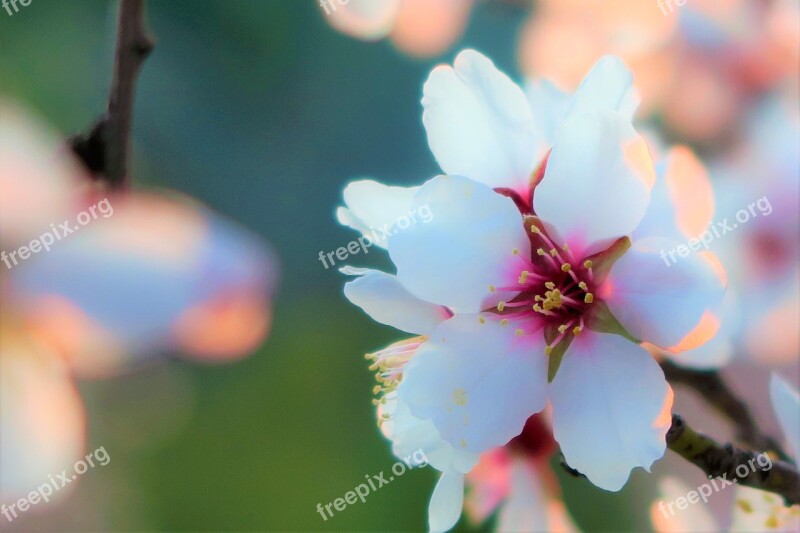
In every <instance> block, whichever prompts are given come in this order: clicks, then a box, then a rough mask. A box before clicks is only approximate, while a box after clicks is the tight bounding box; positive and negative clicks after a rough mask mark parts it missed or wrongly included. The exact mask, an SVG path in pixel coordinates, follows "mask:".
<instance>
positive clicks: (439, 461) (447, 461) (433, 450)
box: [379, 394, 479, 474]
mask: <svg viewBox="0 0 800 533" xmlns="http://www.w3.org/2000/svg"><path fill="white" fill-rule="evenodd" d="M379 411H380V414H381V415H382V416H386V417H388V418H384V420H383V422H382V423H381V431H382V432H383V434H384V435H385V436H386V438H388V439H389V440H391V441H392V452H393V453H394V454H395V456H396V457H397V458H398V459H400V460H402V461H406V460H407V459H408V458H411V461H410V462H411V463H412V464H415V466H419V465H418V464H416V463H418V462H419V457H420V452H421V453H422V454H423V456H424V459H425V460H426V461H427V463H428V464H430V465H431V466H432V467H433V468H435V469H436V470H439V471H440V472H461V473H463V474H466V473H467V472H469V471H470V470H472V468H473V467H474V466H475V465H476V464H477V463H478V459H479V456H478V454H476V453H472V452H468V451H464V450H456V449H455V448H453V447H452V446H451V445H450V444H449V443H448V442H446V441H445V440H443V439H442V437H441V436H440V435H439V432H438V431H437V430H436V426H434V425H433V422H431V421H430V420H422V419H420V418H417V417H415V416H414V415H412V414H411V410H410V409H409V408H408V405H406V404H405V402H403V401H402V400H400V399H399V398H398V397H397V395H396V394H390V395H388V396H387V399H386V402H385V403H384V404H382V405H381V406H380V408H379Z"/></svg>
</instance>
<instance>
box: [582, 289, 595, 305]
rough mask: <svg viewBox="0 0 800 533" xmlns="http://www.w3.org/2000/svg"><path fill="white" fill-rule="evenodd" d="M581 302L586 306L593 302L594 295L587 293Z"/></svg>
mask: <svg viewBox="0 0 800 533" xmlns="http://www.w3.org/2000/svg"><path fill="white" fill-rule="evenodd" d="M583 301H584V302H586V303H587V304H590V303H592V302H593V301H594V295H592V293H591V292H587V293H586V295H585V296H584V297H583Z"/></svg>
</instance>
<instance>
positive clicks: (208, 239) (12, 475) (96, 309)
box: [0, 101, 275, 499]
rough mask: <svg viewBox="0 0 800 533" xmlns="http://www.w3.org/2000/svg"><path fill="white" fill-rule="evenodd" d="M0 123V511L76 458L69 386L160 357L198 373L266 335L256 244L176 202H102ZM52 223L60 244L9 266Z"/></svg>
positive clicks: (55, 157)
mask: <svg viewBox="0 0 800 533" xmlns="http://www.w3.org/2000/svg"><path fill="white" fill-rule="evenodd" d="M0 117H1V118H2V119H1V120H0V248H1V249H2V251H3V254H4V264H3V266H0V309H1V310H2V311H0V313H2V317H1V318H2V320H0V322H1V323H2V324H3V327H2V329H0V365H1V366H2V368H3V371H2V372H0V381H1V383H0V390H2V393H3V398H2V399H3V401H2V403H0V427H2V433H0V446H2V457H3V461H2V464H0V494H1V495H2V498H3V499H6V498H13V497H14V496H15V495H21V494H25V493H27V491H29V490H30V489H32V488H33V487H35V486H38V485H40V484H41V483H44V482H46V481H47V478H46V475H47V474H54V473H58V472H60V471H61V470H62V469H64V468H67V467H69V466H71V464H72V463H74V461H75V460H76V459H77V458H79V457H80V454H81V453H82V451H83V448H84V445H85V442H84V441H85V427H84V424H85V422H84V418H85V417H84V413H83V408H82V405H81V402H80V400H79V398H78V395H77V394H76V391H75V387H74V385H73V384H72V379H73V377H98V376H105V375H109V374H111V373H116V372H120V371H122V370H124V369H126V368H129V367H130V366H131V365H133V364H135V363H136V362H137V361H140V360H142V359H143V358H145V357H151V356H153V355H158V354H165V353H170V352H172V351H180V352H183V353H185V354H187V355H188V356H190V357H194V358H201V359H205V360H227V359H230V358H233V357H238V356H241V355H244V354H246V353H248V352H250V351H252V350H253V349H255V348H256V347H257V346H258V344H259V343H260V342H261V340H262V339H263V338H264V336H265V335H266V334H267V331H268V329H269V323H270V306H269V296H270V293H271V291H272V287H273V284H274V277H275V270H274V266H273V261H272V259H271V257H270V255H269V253H268V252H266V251H265V249H264V247H263V244H262V243H261V242H260V241H259V240H258V239H257V238H256V237H254V236H252V235H250V234H248V233H247V232H245V231H244V230H242V229H240V228H239V227H238V226H235V225H233V224H232V223H230V222H227V221H225V220H223V219H221V218H220V217H218V216H216V215H213V214H212V213H211V212H209V211H208V210H207V209H205V208H203V207H201V206H199V205H196V204H194V203H192V202H190V201H188V200H187V199H184V198H181V197H179V196H177V195H171V196H167V195H163V194H162V195H157V194H154V193H139V192H132V193H130V194H126V195H123V194H119V195H111V194H109V195H108V196H105V194H106V193H104V192H102V191H101V190H100V189H99V187H97V186H96V185H94V184H92V183H90V180H89V179H88V177H87V176H85V175H84V174H83V171H82V169H81V167H80V165H79V164H78V163H77V162H74V161H73V160H72V159H71V155H70V154H69V153H68V152H67V151H66V149H65V148H63V141H61V140H60V139H59V137H58V136H57V135H55V134H53V133H50V132H49V131H48V130H47V129H46V128H45V127H43V126H41V125H40V124H38V123H36V122H35V121H34V120H33V119H31V118H30V117H29V116H28V115H27V114H26V113H25V112H23V111H22V110H20V109H19V108H17V107H15V106H12V105H11V104H7V103H4V102H2V101H0ZM101 198H102V199H103V200H101ZM102 202H104V203H102ZM101 203H102V206H104V209H103V211H102V213H103V216H102V217H99V218H96V219H95V220H93V221H92V222H91V223H90V224H89V223H87V224H83V223H81V222H80V220H81V218H80V217H81V215H80V213H81V212H83V211H82V210H88V209H89V208H90V207H91V208H97V207H98V206H100V205H101ZM105 208H107V209H105ZM84 214H86V213H85V212H84ZM76 219H77V220H78V221H79V224H76V223H75V221H76ZM62 222H68V223H69V224H70V227H71V228H72V232H71V233H69V234H67V233H62V234H60V236H59V239H58V240H57V241H56V242H54V243H52V244H51V245H50V247H49V248H48V249H39V251H38V253H35V254H32V255H28V254H25V255H26V257H27V258H26V259H24V260H23V254H22V253H17V254H16V255H15V256H14V257H13V258H11V257H12V255H11V253H12V252H19V249H20V248H19V247H21V246H26V245H28V243H33V241H40V242H44V240H45V239H44V238H43V234H44V233H50V232H53V231H55V230H54V228H55V227H56V224H58V225H61V223H62ZM78 230H80V231H78ZM50 234H51V236H52V235H53V234H52V233H50ZM62 239H63V240H62ZM28 248H30V249H33V248H34V246H33V244H31V245H29V246H28ZM7 252H8V255H6V253H7ZM9 258H11V259H9Z"/></svg>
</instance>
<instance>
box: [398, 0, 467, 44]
mask: <svg viewBox="0 0 800 533" xmlns="http://www.w3.org/2000/svg"><path fill="white" fill-rule="evenodd" d="M471 9H472V0H403V1H402V2H401V4H400V8H399V10H398V12H397V17H396V19H395V24H394V28H392V32H391V36H390V39H391V40H392V43H394V45H395V46H396V47H397V48H398V49H399V50H400V51H402V52H404V53H406V54H409V55H412V56H417V57H432V56H436V55H439V54H441V53H443V52H445V51H447V49H448V48H450V46H451V45H452V44H453V43H454V42H455V41H456V40H457V39H458V38H459V37H461V34H462V33H463V32H464V27H465V26H466V24H467V20H468V19H469V13H470V11H471Z"/></svg>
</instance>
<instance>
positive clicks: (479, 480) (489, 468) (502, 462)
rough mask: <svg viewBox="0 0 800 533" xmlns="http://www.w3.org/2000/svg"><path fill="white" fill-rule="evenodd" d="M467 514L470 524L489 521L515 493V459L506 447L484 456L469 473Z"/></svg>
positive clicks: (465, 504)
mask: <svg viewBox="0 0 800 533" xmlns="http://www.w3.org/2000/svg"><path fill="white" fill-rule="evenodd" d="M467 487H468V490H467V496H466V498H465V499H464V511H465V512H466V514H467V516H468V517H469V519H470V521H472V522H473V523H475V524H480V523H482V522H483V521H485V520H486V519H487V518H489V515H491V514H492V513H493V512H494V511H495V509H497V506H498V505H500V503H501V502H502V501H503V500H504V499H505V498H507V497H508V494H509V491H510V490H511V457H510V455H509V451H508V449H507V448H505V447H500V448H495V449H494V450H490V451H488V452H486V453H483V454H481V458H480V461H479V462H478V464H477V465H475V468H473V469H472V470H471V471H470V472H469V473H468V474H467Z"/></svg>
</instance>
